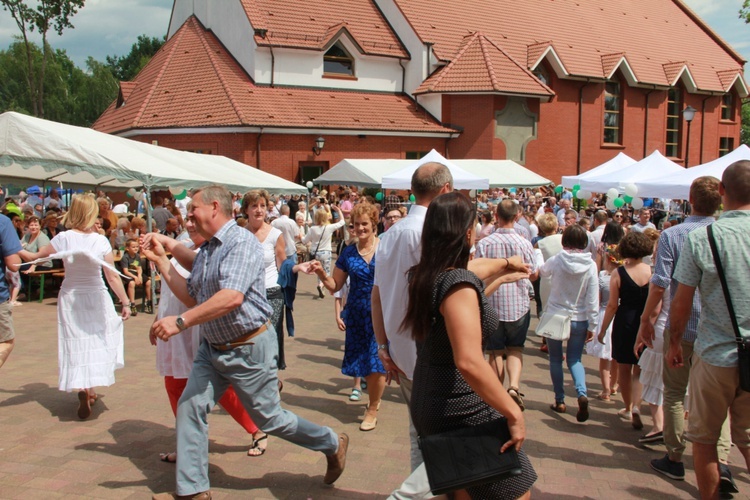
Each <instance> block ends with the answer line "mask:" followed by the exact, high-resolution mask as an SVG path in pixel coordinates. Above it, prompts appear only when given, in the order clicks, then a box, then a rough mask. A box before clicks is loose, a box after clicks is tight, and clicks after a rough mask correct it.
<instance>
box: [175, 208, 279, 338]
mask: <svg viewBox="0 0 750 500" xmlns="http://www.w3.org/2000/svg"><path fill="white" fill-rule="evenodd" d="M187 285H188V292H189V293H190V296H191V297H193V298H194V299H196V300H197V301H198V303H199V304H202V303H204V302H206V301H207V300H208V299H210V298H211V297H213V296H214V294H216V293H218V292H219V290H236V291H238V292H242V293H243V295H244V296H245V300H243V301H242V305H241V306H240V307H238V308H236V309H234V310H233V311H230V312H228V313H227V314H225V315H224V316H221V317H219V318H216V319H214V320H211V321H208V322H206V323H203V324H202V325H201V334H202V335H203V337H205V339H206V340H208V341H209V342H211V343H213V344H224V343H226V342H231V341H233V340H234V339H236V338H239V337H241V336H243V335H245V334H246V333H247V332H249V331H250V330H254V329H255V328H258V327H260V326H262V325H263V324H264V323H265V322H266V321H268V318H269V317H270V316H271V313H272V312H273V310H272V309H271V306H270V304H269V303H268V301H267V300H266V287H265V267H264V265H263V247H262V246H261V244H260V242H258V239H257V238H256V237H255V236H254V235H253V234H252V233H251V232H250V231H247V230H245V229H243V228H241V227H239V226H238V225H237V224H236V223H235V222H234V221H233V220H230V221H228V222H227V223H226V224H224V225H223V226H222V227H221V229H219V231H218V232H217V233H216V234H214V236H213V237H212V238H211V239H210V240H208V241H207V242H205V243H204V244H203V245H201V251H200V252H198V254H197V255H196V257H195V261H194V262H193V273H192V275H191V276H190V278H188V283H187Z"/></svg>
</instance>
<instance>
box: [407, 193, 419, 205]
mask: <svg viewBox="0 0 750 500" xmlns="http://www.w3.org/2000/svg"><path fill="white" fill-rule="evenodd" d="M409 201H410V202H412V203H414V202H415V201H417V197H416V196H414V195H413V194H410V195H409Z"/></svg>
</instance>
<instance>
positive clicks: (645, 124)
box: [643, 86, 656, 158]
mask: <svg viewBox="0 0 750 500" xmlns="http://www.w3.org/2000/svg"><path fill="white" fill-rule="evenodd" d="M653 92H656V86H654V88H652V89H651V90H649V91H648V92H646V118H645V119H644V121H643V157H644V158H645V157H646V156H648V155H647V154H646V152H647V151H648V104H649V97H651V94H652V93H653Z"/></svg>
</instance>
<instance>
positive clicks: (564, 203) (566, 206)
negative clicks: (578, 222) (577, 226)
mask: <svg viewBox="0 0 750 500" xmlns="http://www.w3.org/2000/svg"><path fill="white" fill-rule="evenodd" d="M568 210H570V200H560V209H559V210H558V211H557V212H555V215H557V223H558V224H560V227H565V226H567V225H568V223H567V222H565V214H566V213H567V212H568ZM574 222H575V221H574Z"/></svg>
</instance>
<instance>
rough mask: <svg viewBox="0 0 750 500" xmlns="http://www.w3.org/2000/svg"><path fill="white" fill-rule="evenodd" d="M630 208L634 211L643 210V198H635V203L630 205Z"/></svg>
mask: <svg viewBox="0 0 750 500" xmlns="http://www.w3.org/2000/svg"><path fill="white" fill-rule="evenodd" d="M630 206H632V207H633V210H640V209H642V208H643V198H633V201H632V202H631V203H630Z"/></svg>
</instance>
